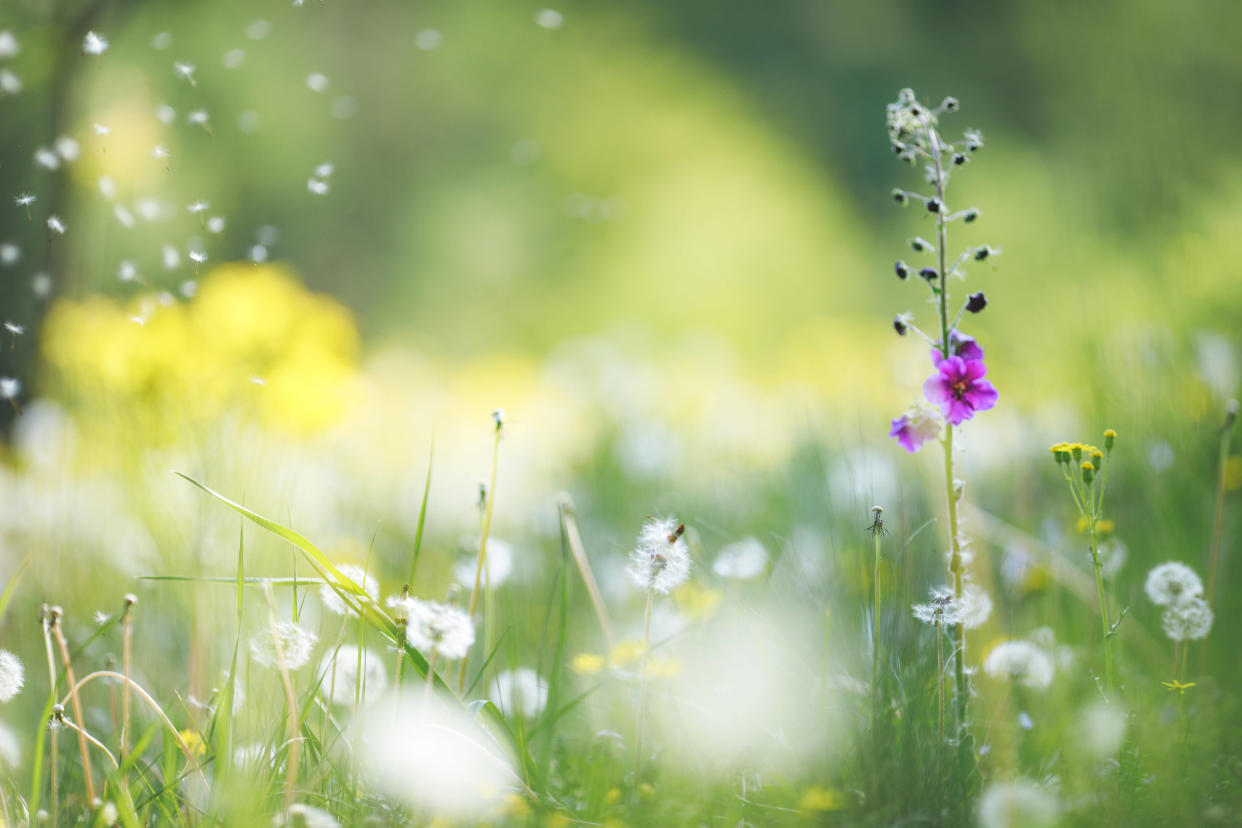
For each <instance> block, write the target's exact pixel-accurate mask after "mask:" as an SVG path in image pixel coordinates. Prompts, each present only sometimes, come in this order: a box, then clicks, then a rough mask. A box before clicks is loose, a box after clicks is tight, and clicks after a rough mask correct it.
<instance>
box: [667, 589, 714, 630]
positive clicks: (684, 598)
mask: <svg viewBox="0 0 1242 828" xmlns="http://www.w3.org/2000/svg"><path fill="white" fill-rule="evenodd" d="M722 595H723V593H721V591H720V590H718V589H709V588H707V587H702V586H699V585H698V584H696V583H695V582H694V581H687V582H686V583H684V584H682V585H681V586H679V587H678V588H677V589H676V590H675V591H674V592H673V600H674V601H675V602H677V609H679V610H681V614H682V615H684V616H686V617H687V618H689V619H690V620H691V621H706V620H707V619H708V618H711V617H712V615H714V614H715V612H716V608H717V607H719V606H720V599H721V597H722Z"/></svg>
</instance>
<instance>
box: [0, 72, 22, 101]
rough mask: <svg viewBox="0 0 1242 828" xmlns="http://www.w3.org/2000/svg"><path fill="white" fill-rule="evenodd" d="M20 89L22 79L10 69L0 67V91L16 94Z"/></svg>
mask: <svg viewBox="0 0 1242 828" xmlns="http://www.w3.org/2000/svg"><path fill="white" fill-rule="evenodd" d="M21 91H22V79H21V78H19V77H18V76H17V75H16V74H14V73H13V71H12V70H10V69H0V92H3V93H4V94H6V95H16V94H17V93H18V92H21Z"/></svg>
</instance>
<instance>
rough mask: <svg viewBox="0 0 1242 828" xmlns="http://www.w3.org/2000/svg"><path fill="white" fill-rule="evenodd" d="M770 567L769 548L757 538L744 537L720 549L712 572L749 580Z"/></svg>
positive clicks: (731, 577) (721, 575) (722, 576)
mask: <svg viewBox="0 0 1242 828" xmlns="http://www.w3.org/2000/svg"><path fill="white" fill-rule="evenodd" d="M767 567H768V550H767V549H765V548H764V547H763V544H762V543H760V542H759V540H758V539H757V538H744V539H743V540H740V541H738V542H737V543H731V544H729V545H728V546H726V547H724V548H723V549H721V550H720V554H718V555H717V556H716V560H715V562H714V563H713V564H712V572H714V573H716V574H717V575H719V576H720V577H721V578H730V579H733V580H738V581H749V580H750V579H752V578H757V577H759V576H760V575H762V574H763V573H764V571H765V570H766V569H767Z"/></svg>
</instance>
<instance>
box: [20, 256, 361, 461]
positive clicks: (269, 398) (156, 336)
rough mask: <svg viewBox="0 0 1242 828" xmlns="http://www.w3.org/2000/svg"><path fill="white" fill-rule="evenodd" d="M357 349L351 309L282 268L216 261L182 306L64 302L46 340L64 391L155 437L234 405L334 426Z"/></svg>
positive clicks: (306, 428)
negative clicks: (115, 412) (140, 426)
mask: <svg viewBox="0 0 1242 828" xmlns="http://www.w3.org/2000/svg"><path fill="white" fill-rule="evenodd" d="M358 346H359V343H358V333H357V328H356V327H355V324H354V319H353V316H352V315H351V314H350V312H349V310H348V309H346V308H345V307H344V306H342V305H341V304H339V303H338V302H336V301H335V300H333V299H331V298H329V297H326V296H320V295H316V294H312V293H310V292H309V291H307V290H306V289H305V288H304V287H303V286H302V285H301V284H299V283H298V281H297V280H296V279H295V278H294V277H293V275H292V274H291V273H290V272H289V271H288V270H286V269H285V268H282V267H280V266H277V265H264V266H258V267H256V266H252V265H243V264H230V265H224V266H222V267H219V268H216V269H215V270H214V271H212V272H211V273H210V274H208V275H207V276H206V277H205V278H204V279H203V280H202V282H201V284H200V287H199V290H198V293H197V295H196V297H195V298H194V299H192V300H190V301H187V302H184V303H169V304H162V303H159V302H156V301H155V300H153V299H152V298H150V297H147V298H145V299H136V300H134V301H132V302H130V303H128V304H122V303H120V302H117V301H115V300H111V299H107V298H104V297H99V296H93V297H89V298H86V299H82V300H77V301H75V300H68V299H66V300H62V301H60V302H58V303H57V304H56V305H55V306H54V307H53V308H52V309H51V311H50V312H49V314H48V318H47V323H46V328H45V335H44V356H45V358H46V360H47V364H48V366H49V367H50V368H51V370H52V376H51V379H52V381H53V382H55V383H57V384H58V385H59V390H60V391H61V392H62V397H63V398H67V399H70V400H74V401H75V402H77V403H78V404H79V405H80V406H81V407H82V408H83V409H84V410H90V409H92V408H94V407H98V406H102V407H105V408H108V409H113V410H120V411H125V412H127V414H128V415H129V419H130V420H131V421H132V422H134V423H135V424H137V423H142V424H143V426H144V427H145V428H146V429H147V431H146V433H145V437H146V438H147V439H150V440H159V439H162V438H167V439H171V438H173V437H175V436H176V433H177V431H178V429H180V428H184V427H186V426H189V425H192V424H194V423H196V422H201V421H203V420H204V419H205V418H214V417H217V416H219V414H220V413H222V412H223V411H225V410H228V409H234V408H242V409H246V410H251V411H253V412H255V413H256V414H257V415H258V417H259V419H260V420H261V421H262V422H263V423H264V424H265V425H267V426H269V427H274V428H277V429H280V430H284V431H290V432H295V433H307V432H314V431H317V430H320V429H323V428H325V427H327V426H329V425H332V424H334V423H336V422H337V421H339V420H340V418H341V417H342V416H343V414H344V413H345V410H346V406H347V404H348V401H349V400H350V398H351V394H350V390H351V385H352V382H353V378H354V375H355V370H356V365H357V358H358Z"/></svg>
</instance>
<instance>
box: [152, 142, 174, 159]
mask: <svg viewBox="0 0 1242 828" xmlns="http://www.w3.org/2000/svg"><path fill="white" fill-rule="evenodd" d="M171 155H172V154H171V153H170V152H169V151H168V147H166V146H164V145H163V144H156V145H155V146H154V147H152V148H151V157H152V158H170V157H171Z"/></svg>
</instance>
